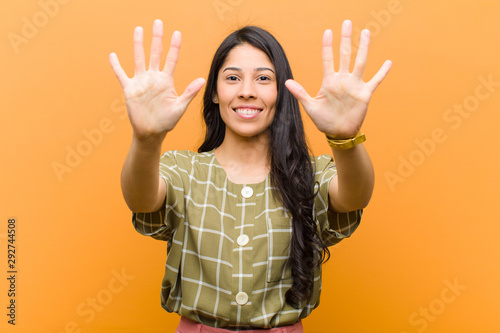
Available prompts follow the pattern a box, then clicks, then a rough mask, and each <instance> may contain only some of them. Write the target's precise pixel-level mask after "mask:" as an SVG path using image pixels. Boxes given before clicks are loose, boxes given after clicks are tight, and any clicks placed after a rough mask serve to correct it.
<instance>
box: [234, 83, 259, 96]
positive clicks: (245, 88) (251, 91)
mask: <svg viewBox="0 0 500 333" xmlns="http://www.w3.org/2000/svg"><path fill="white" fill-rule="evenodd" d="M256 96H257V92H256V89H255V82H254V81H253V80H252V79H244V80H243V81H242V83H241V85H240V91H239V92H238V97H240V98H243V99H252V98H255V97H256Z"/></svg>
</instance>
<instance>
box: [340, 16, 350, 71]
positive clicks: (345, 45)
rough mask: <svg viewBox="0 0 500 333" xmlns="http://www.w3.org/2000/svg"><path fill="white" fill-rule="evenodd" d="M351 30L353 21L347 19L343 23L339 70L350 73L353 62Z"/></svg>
mask: <svg viewBox="0 0 500 333" xmlns="http://www.w3.org/2000/svg"><path fill="white" fill-rule="evenodd" d="M351 32H352V22H351V21H349V20H345V21H344V23H342V32H341V38H340V63H339V72H342V73H349V66H350V64H351Z"/></svg>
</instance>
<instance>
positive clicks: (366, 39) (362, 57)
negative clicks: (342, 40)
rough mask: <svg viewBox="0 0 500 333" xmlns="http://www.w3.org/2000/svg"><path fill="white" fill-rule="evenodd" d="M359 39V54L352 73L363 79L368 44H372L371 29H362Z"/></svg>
mask: <svg viewBox="0 0 500 333" xmlns="http://www.w3.org/2000/svg"><path fill="white" fill-rule="evenodd" d="M359 39H360V40H359V48H358V54H357V56H356V62H355V63H354V69H353V71H352V74H353V75H354V76H356V77H357V78H359V79H360V80H362V79H363V72H364V71H365V66H366V59H367V56H368V45H369V44H370V30H368V29H364V30H363V31H361V36H360V37H359Z"/></svg>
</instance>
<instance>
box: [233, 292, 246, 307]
mask: <svg viewBox="0 0 500 333" xmlns="http://www.w3.org/2000/svg"><path fill="white" fill-rule="evenodd" d="M247 302H248V295H247V294H246V293H244V292H242V291H241V292H239V293H238V294H236V303H238V304H239V305H245V304H247Z"/></svg>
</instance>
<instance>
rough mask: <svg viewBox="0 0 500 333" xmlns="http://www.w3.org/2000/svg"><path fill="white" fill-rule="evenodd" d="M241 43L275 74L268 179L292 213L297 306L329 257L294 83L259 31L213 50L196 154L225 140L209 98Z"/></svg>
mask: <svg viewBox="0 0 500 333" xmlns="http://www.w3.org/2000/svg"><path fill="white" fill-rule="evenodd" d="M243 43H248V44H250V45H252V46H254V47H256V48H258V49H260V50H261V51H263V52H264V53H265V54H267V56H268V57H269V59H270V60H271V62H272V64H273V65H274V68H275V71H276V80H277V89H278V98H277V101H276V112H275V116H274V120H273V122H272V124H271V126H270V128H269V151H270V156H271V171H270V178H271V183H272V185H273V187H275V188H276V190H275V191H274V195H275V197H276V198H277V199H278V200H279V201H280V202H281V203H282V204H283V206H284V207H285V209H286V210H288V211H289V212H290V213H291V215H292V240H291V244H290V246H291V255H290V260H291V264H292V278H293V283H292V287H291V289H289V290H288V291H287V293H286V295H285V298H286V301H287V302H288V303H289V304H291V305H292V306H295V307H298V306H299V302H300V301H306V300H308V299H309V298H310V296H311V292H312V289H313V283H314V281H313V278H314V268H315V267H316V266H317V265H319V264H320V263H321V262H323V261H324V260H325V258H326V259H327V258H328V257H329V256H330V253H329V251H328V248H327V247H326V246H325V245H324V244H323V243H322V242H321V239H320V238H319V235H318V230H317V227H316V223H315V221H314V219H313V202H314V196H315V193H314V173H313V172H314V170H313V167H312V164H311V159H310V157H309V149H308V147H307V144H306V140H305V134H304V127H303V124H302V117H301V115H300V109H299V104H298V101H297V100H296V99H295V97H294V96H293V95H292V94H291V93H290V92H289V91H288V89H287V88H286V87H285V81H286V80H288V79H293V75H292V70H291V68H290V65H289V63H288V59H287V57H286V55H285V52H284V51H283V48H282V47H281V45H280V44H279V42H278V41H277V40H276V39H275V38H274V37H273V36H272V35H271V34H270V33H269V32H267V31H265V30H263V29H262V28H259V27H254V26H247V27H244V28H241V29H239V30H236V31H234V32H233V33H231V34H230V35H229V36H228V37H227V38H226V39H225V40H224V41H223V42H222V43H221V45H220V46H219V48H218V49H217V51H216V53H215V56H214V58H213V61H212V65H211V67H210V72H209V75H208V79H207V84H206V88H205V94H204V96H203V117H204V119H205V124H206V134H205V140H204V142H203V143H202V145H201V146H200V148H198V152H206V151H210V150H212V149H215V148H217V147H219V146H220V145H221V144H222V141H223V140H224V135H225V129H226V126H225V124H224V122H223V121H222V118H221V116H220V113H219V105H218V104H215V103H214V101H213V100H212V99H213V97H214V96H216V95H217V76H218V72H219V69H220V68H221V67H222V65H223V64H224V61H225V60H226V58H227V56H228V54H229V52H230V51H231V50H232V49H233V48H234V47H236V46H238V45H241V44H243Z"/></svg>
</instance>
